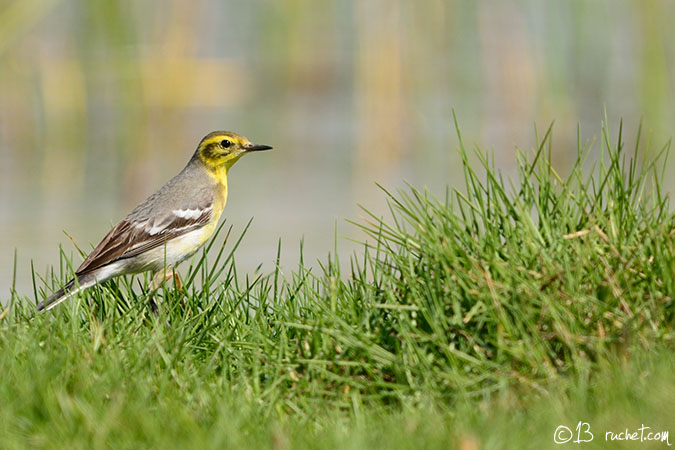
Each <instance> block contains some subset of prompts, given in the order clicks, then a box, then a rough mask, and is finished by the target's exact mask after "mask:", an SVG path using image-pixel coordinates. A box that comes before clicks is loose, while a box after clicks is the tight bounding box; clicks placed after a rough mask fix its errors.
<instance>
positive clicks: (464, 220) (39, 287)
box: [0, 129, 675, 449]
mask: <svg viewBox="0 0 675 450" xmlns="http://www.w3.org/2000/svg"><path fill="white" fill-rule="evenodd" d="M550 133H551V130H550V129H549V130H548V131H547V133H546V134H545V135H544V136H543V138H542V139H541V142H540V144H539V146H538V148H537V149H536V151H535V152H534V154H533V155H531V156H530V157H529V158H527V157H526V156H524V155H521V156H520V157H519V178H518V179H517V180H514V181H513V182H511V181H507V180H504V179H503V177H502V175H501V174H500V173H499V171H497V170H496V169H495V168H494V167H493V165H492V163H491V162H490V159H489V158H488V157H487V156H485V155H484V154H483V153H481V152H480V151H477V152H475V156H472V158H477V161H478V162H479V167H480V170H478V169H476V168H475V167H474V165H473V164H472V163H470V162H469V157H470V155H469V154H468V152H467V150H466V149H465V147H464V144H463V143H461V138H460V154H461V156H462V160H463V162H464V174H465V186H464V187H463V188H461V189H459V190H454V189H452V190H451V189H449V190H448V191H447V193H446V195H445V197H444V198H443V199H437V198H434V197H433V196H432V195H431V194H429V193H428V192H424V191H420V190H417V189H414V188H412V187H411V188H410V189H409V190H407V191H403V192H398V193H396V194H390V193H386V191H385V195H386V197H387V199H388V203H389V206H390V210H391V217H388V218H385V219H381V218H379V217H376V216H373V215H370V216H369V217H370V220H369V221H366V222H359V223H357V226H359V227H361V228H363V230H364V232H365V236H367V243H364V244H363V251H362V252H360V253H359V254H357V255H355V256H354V257H353V258H352V259H351V260H350V261H349V262H345V263H344V264H340V262H339V261H337V259H336V258H335V257H332V256H329V257H327V258H326V259H325V260H324V261H323V262H322V263H321V265H320V269H319V270H310V269H308V268H306V267H305V265H304V263H303V262H302V261H300V263H299V266H298V268H297V269H296V270H294V271H293V272H291V273H285V272H282V271H281V270H280V269H278V268H277V270H275V271H274V272H273V273H271V274H264V275H258V274H255V275H246V274H240V273H237V270H236V265H235V262H234V260H235V258H234V255H235V250H236V248H237V246H238V245H239V244H240V243H242V237H243V233H242V235H241V237H240V238H239V239H236V240H235V239H234V236H229V233H227V234H228V238H227V239H224V236H223V234H224V233H221V235H220V237H219V238H217V239H215V240H214V241H212V242H211V245H221V244H222V247H221V251H220V252H219V253H218V255H217V257H216V258H215V260H211V261H207V258H206V256H205V255H206V252H205V253H204V255H203V256H202V257H201V258H199V259H198V260H196V261H194V262H193V264H192V266H191V267H190V268H189V270H188V272H187V275H186V276H185V277H184V280H183V287H182V288H180V289H178V288H176V287H175V286H174V285H170V286H165V287H164V288H163V289H162V290H161V291H159V292H157V293H156V295H157V296H158V297H159V298H161V299H163V302H162V304H161V307H160V310H159V313H158V314H153V313H151V312H150V310H149V308H148V307H147V303H148V300H149V296H150V295H152V293H151V292H149V291H148V289H147V280H146V281H145V282H139V281H140V280H142V277H137V278H131V277H128V278H124V279H120V280H118V281H117V282H109V283H107V284H106V285H104V286H103V287H100V288H96V289H94V290H91V291H89V292H88V293H86V294H84V295H80V296H79V297H77V298H75V299H74V300H73V301H71V302H69V303H66V304H64V305H62V306H60V307H59V308H57V309H56V310H54V311H53V312H49V313H47V314H38V313H36V312H35V310H34V306H33V303H34V302H35V301H36V300H37V299H39V298H42V297H43V296H44V295H45V293H47V292H48V291H49V290H50V289H52V288H53V287H54V286H55V285H56V284H60V283H63V282H64V281H66V279H67V278H68V277H69V275H70V274H71V273H72V265H73V262H72V261H70V260H68V258H66V257H65V256H63V255H64V253H63V252H62V261H61V266H60V268H59V270H58V272H59V274H58V276H53V274H50V276H48V277H46V278H45V280H43V281H40V280H36V283H35V293H34V294H33V297H35V298H34V299H29V298H28V297H26V296H19V295H18V294H14V295H13V297H12V299H11V303H10V305H9V307H7V308H6V309H4V310H3V311H2V313H1V314H2V319H1V321H0V376H1V379H0V399H1V400H2V407H1V408H0V442H1V443H2V444H0V446H2V447H3V448H25V447H26V446H35V447H42V448H62V447H68V448H143V447H153V448H176V447H178V448H185V447H189V448H227V447H231V448H242V447H244V448H261V447H263V448H265V447H271V448H275V449H284V448H304V447H308V448H415V449H418V448H454V447H458V448H463V449H469V448H477V447H481V448H546V447H555V445H554V443H553V433H554V430H555V429H556V427H557V426H558V425H566V426H568V427H570V428H571V429H574V427H576V424H577V422H579V421H585V422H589V423H590V424H591V426H592V430H593V432H594V434H595V436H596V439H595V441H594V442H593V443H592V444H585V446H586V447H588V448H593V447H594V446H595V447H601V446H603V445H606V446H608V447H612V448H614V447H615V445H616V443H606V442H605V441H604V432H605V431H611V430H616V431H620V430H622V429H624V428H626V427H627V428H630V429H637V428H639V427H640V425H641V424H643V423H644V424H645V425H648V426H650V427H652V428H653V429H654V430H659V431H662V430H663V431H668V427H669V426H670V427H671V430H669V431H670V432H671V433H672V434H673V437H671V438H670V440H671V442H675V429H674V428H672V424H673V423H675V422H674V419H675V408H673V407H672V405H673V404H675V388H674V387H673V384H672V373H673V372H674V371H675V358H673V356H672V355H673V337H674V332H673V319H674V311H675V308H674V306H673V293H674V292H675V275H674V274H675V254H674V253H675V249H674V244H673V237H674V235H675V215H674V214H673V212H672V209H671V207H670V204H669V198H668V195H667V194H666V193H664V192H662V191H661V188H660V186H661V181H662V179H663V177H664V174H663V173H662V172H659V168H662V167H665V164H664V161H663V160H664V158H665V157H666V156H667V146H666V147H664V149H663V150H662V151H660V152H653V151H651V150H650V149H644V148H642V147H643V145H642V143H641V141H640V138H639V137H638V142H637V143H636V144H635V146H634V148H631V150H630V151H628V150H627V149H626V148H624V143H623V142H622V141H621V137H620V136H621V130H619V133H618V135H619V138H618V142H616V143H613V144H612V143H610V140H609V133H608V132H604V131H603V135H602V138H601V139H600V142H601V143H602V145H598V146H597V147H595V148H594V147H592V146H588V147H587V148H586V147H582V146H581V145H580V146H579V147H580V148H579V152H578V159H577V161H576V162H575V164H574V166H573V167H572V168H571V169H570V170H569V174H568V175H565V176H562V175H559V174H557V173H556V172H555V171H554V170H553V168H552V167H551V164H550V153H551V139H550ZM638 135H639V133H638ZM651 153H655V156H654V157H653V158H652V159H651V160H649V161H645V160H644V158H643V156H644V155H645V154H651ZM586 160H593V161H594V163H590V162H588V161H586ZM234 241H236V242H234ZM241 245H246V244H245V239H244V240H243V243H242V244H241ZM336 245H337V244H336ZM280 248H281V247H280ZM279 251H280V250H279ZM345 268H349V269H348V270H345ZM576 445H577V444H568V446H576ZM625 445H626V447H625V448H634V447H631V445H635V443H628V444H625ZM639 445H641V446H644V447H647V448H649V444H648V443H642V444H639ZM652 445H653V448H661V447H659V446H665V444H652ZM640 448H642V447H640Z"/></svg>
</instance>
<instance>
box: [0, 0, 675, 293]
mask: <svg viewBox="0 0 675 450" xmlns="http://www.w3.org/2000/svg"><path fill="white" fill-rule="evenodd" d="M674 24H675V3H673V2H669V1H667V0H649V1H638V0H635V1H630V0H612V1H610V0H605V1H597V2H587V1H583V0H573V1H570V2H564V3H561V2H555V1H545V2H539V1H535V0H529V1H526V0H522V1H517V0H513V1H505V2H469V1H458V0H457V1H455V0H433V1H428V2H424V3H422V4H419V3H411V2H406V1H403V0H395V1H384V0H373V1H368V2H363V1H359V0H352V1H351V2H344V1H338V0H328V1H324V2H314V1H311V0H278V1H272V0H267V1H265V0H261V1H256V2H237V1H227V2H218V1H215V0H195V1H192V2H184V1H178V0H172V1H161V2H160V1H148V2H134V1H130V0H127V1H112V0H105V1H101V2H87V1H85V0H76V1H69V2H65V1H58V0H24V1H20V0H3V1H0V100H1V102H0V208H1V210H2V211H3V213H2V215H1V216H0V226H2V228H3V230H4V231H3V232H2V233H0V258H2V259H0V262H1V263H2V264H0V266H3V268H2V269H0V292H5V291H6V289H5V288H6V286H8V285H9V283H10V280H11V264H10V262H11V260H12V257H13V251H12V249H13V248H19V261H20V264H22V266H21V267H24V266H25V265H26V264H27V261H28V260H29V259H34V260H35V261H36V267H37V268H38V269H42V268H45V267H47V266H48V265H49V264H51V263H53V262H54V261H55V259H56V256H57V253H56V251H55V249H56V244H57V243H58V242H62V241H64V238H63V235H61V234H60V231H61V230H62V229H66V230H69V231H70V232H71V233H72V234H73V235H74V236H76V238H78V240H81V244H84V245H85V246H86V243H87V242H91V241H96V240H97V239H98V238H99V237H100V236H101V235H102V234H103V233H104V232H105V230H106V227H107V225H108V224H109V223H110V222H111V221H115V220H117V219H119V218H120V217H121V216H122V215H123V214H125V213H126V212H127V211H128V209H129V208H130V207H133V206H134V205H135V203H136V202H138V201H139V200H141V199H142V198H144V196H145V195H147V194H149V193H150V192H152V191H153V190H154V189H155V188H157V187H158V186H159V185H160V184H161V183H162V182H163V181H164V180H166V179H167V178H168V177H169V176H171V175H172V174H174V173H175V172H176V171H177V170H179V169H180V168H181V167H182V165H183V164H184V162H185V161H186V160H187V157H188V156H189V154H190V153H191V151H192V149H193V147H194V145H195V143H196V140H197V139H198V138H199V137H200V136H201V135H203V134H204V133H205V132H208V131H210V130H213V129H222V128H227V129H232V130H237V131H241V132H242V133H244V134H246V135H247V136H249V137H251V138H252V139H256V140H257V141H260V142H265V143H269V144H272V145H274V147H275V149H276V150H277V151H276V152H275V154H274V155H271V154H270V155H269V157H266V158H257V159H256V160H255V161H248V162H247V163H246V164H244V165H242V167H238V168H237V173H236V174H233V180H232V183H233V185H232V193H233V197H232V198H231V201H230V205H229V207H228V208H229V211H228V212H229V214H230V217H233V218H238V220H240V222H241V223H242V224H243V223H245V222H246V220H247V219H248V218H249V217H250V216H252V215H254V216H255V217H256V221H255V222H254V226H253V228H252V229H251V230H250V232H249V239H250V240H251V241H252V242H251V245H250V246H249V247H247V246H245V245H244V246H242V249H241V252H240V254H241V255H240V256H241V258H242V259H243V263H244V264H243V267H255V266H256V265H257V264H258V263H260V262H263V261H268V262H269V261H271V260H273V255H274V249H275V248H276V246H275V242H276V240H277V239H278V238H279V237H281V238H282V239H283V240H284V242H286V245H289V244H290V246H291V247H294V246H295V243H296V242H298V240H299V239H300V237H301V235H302V234H303V233H304V235H305V237H306V243H305V251H306V253H307V254H308V255H309V256H310V257H311V258H313V257H315V256H319V255H323V254H324V252H325V251H327V250H328V248H329V247H330V244H329V242H331V237H332V235H333V224H334V221H335V220H336V219H341V218H342V217H352V218H353V217H356V216H357V214H358V213H357V210H356V207H355V205H356V203H358V202H362V203H365V204H366V205H367V206H369V207H370V208H371V209H373V210H375V211H384V207H383V206H380V207H378V206H377V205H378V204H379V205H381V203H382V201H381V200H382V197H381V194H380V193H379V192H378V191H377V189H376V187H375V185H374V182H381V183H384V184H385V185H388V186H390V187H396V186H400V185H401V183H402V180H403V179H406V180H408V181H410V182H412V183H413V184H415V185H418V186H423V185H426V186H429V187H430V188H431V189H432V190H435V191H437V192H439V191H441V190H442V189H443V187H444V186H445V185H446V184H451V185H452V184H453V180H454V179H455V176H456V175H457V173H456V170H457V168H458V166H459V165H458V164H457V162H458V158H457V156H456V155H455V153H454V152H453V149H454V147H455V146H456V138H455V137H454V135H453V132H452V128H451V126H450V122H451V108H453V107H454V108H455V109H456V111H457V113H458V116H459V119H460V122H461V124H462V126H463V129H464V133H465V136H467V137H474V138H475V141H476V142H477V143H478V144H480V145H482V146H484V147H486V148H491V147H492V148H494V149H495V150H494V151H495V158H496V159H497V161H498V163H499V165H500V166H501V167H502V168H504V169H505V170H506V171H507V172H508V171H509V169H513V168H514V166H515V157H514V154H515V145H520V146H521V147H525V148H528V147H529V146H531V145H532V143H533V142H534V133H533V131H532V130H533V126H532V124H533V123H534V122H535V121H536V122H537V123H538V124H540V125H541V126H542V127H543V126H545V125H547V124H548V123H549V122H551V121H553V120H555V121H556V127H555V139H556V141H557V143H558V144H559V145H556V146H554V148H556V149H557V150H556V152H557V153H556V154H554V155H553V159H554V161H556V162H557V163H558V164H559V165H560V168H561V170H563V171H564V169H565V168H566V167H568V165H569V164H570V162H571V161H570V159H571V158H572V155H574V152H575V151H576V142H575V140H576V137H575V136H576V131H575V130H576V127H577V124H578V123H581V124H582V136H581V138H582V139H592V138H593V136H594V133H595V130H597V129H599V123H600V121H601V120H602V119H603V118H604V110H605V109H606V110H607V113H608V116H609V119H610V122H612V121H618V119H619V118H621V117H622V118H624V120H625V122H626V123H627V124H631V125H636V126H635V127H630V128H631V129H634V128H637V123H638V121H640V119H642V118H643V119H644V121H645V124H646V125H647V128H648V129H649V130H651V132H652V137H651V138H652V139H653V140H654V141H655V142H657V143H662V142H663V141H664V140H665V139H667V138H669V137H670V135H671V133H672V124H673V123H674V119H675V96H674V94H673V92H674V91H673V89H674V87H675V73H674V70H673V67H674V64H673V62H674V61H675V43H674V42H675V41H673V40H672V39H670V36H669V29H671V28H672V26H673V25H674ZM626 139H627V141H631V140H632V136H630V135H628V136H626ZM565 149H568V150H569V154H568V153H566V151H565ZM670 169H672V166H671V168H670ZM673 179H675V177H673ZM674 186H675V181H673V182H671V185H670V186H669V188H671V189H672V188H673V187H674ZM237 196H239V197H240V199H239V200H238V199H237ZM241 197H245V198H246V200H245V201H244V200H243V199H241ZM340 232H341V233H344V230H342V227H341V228H340ZM347 233H350V231H347ZM247 248H248V250H247ZM294 252H295V253H294ZM287 255H288V256H289V257H290V258H293V257H294V256H295V255H297V251H295V250H292V249H291V251H290V252H287ZM247 262H250V264H249V265H248V266H247ZM21 267H20V270H19V278H20V279H19V285H24V286H25V285H26V283H27V273H28V271H27V270H24V269H22V268H21Z"/></svg>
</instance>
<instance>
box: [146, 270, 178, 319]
mask: <svg viewBox="0 0 675 450" xmlns="http://www.w3.org/2000/svg"><path fill="white" fill-rule="evenodd" d="M167 269H168V268H164V269H161V270H158V271H157V272H155V274H154V275H153V276H152V281H151V282H150V291H151V292H153V295H152V297H150V301H149V302H148V303H149V306H150V309H151V310H152V312H154V313H155V314H157V311H158V307H157V302H156V301H155V293H156V291H157V289H159V288H160V287H161V286H162V284H163V283H164V282H166V281H167V280H169V279H171V277H173V276H175V274H174V271H173V270H172V269H168V270H167Z"/></svg>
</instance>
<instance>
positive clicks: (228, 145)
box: [220, 139, 232, 148]
mask: <svg viewBox="0 0 675 450" xmlns="http://www.w3.org/2000/svg"><path fill="white" fill-rule="evenodd" d="M220 145H221V146H222V147H223V148H230V146H231V145H232V142H230V141H228V140H227V139H225V140H224V141H220Z"/></svg>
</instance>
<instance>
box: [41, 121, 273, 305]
mask: <svg viewBox="0 0 675 450" xmlns="http://www.w3.org/2000/svg"><path fill="white" fill-rule="evenodd" d="M271 148H272V147H270V146H269V145H258V144H253V143H251V142H250V141H249V140H248V139H246V138H245V137H244V136H240V135H238V134H236V133H232V132H229V131H214V132H212V133H209V134H207V135H206V136H205V137H204V138H203V139H202V140H201V142H200V143H199V145H198V146H197V150H196V151H195V153H194V155H193V156H192V158H191V159H190V161H189V162H188V163H187V166H185V168H184V169H183V170H182V171H181V172H180V173H179V174H178V175H176V176H175V177H173V178H172V179H171V180H169V181H168V182H167V183H166V184H165V185H164V186H162V188H161V189H159V190H158V191H157V192H155V193H154V194H152V195H151V196H150V197H148V198H147V199H146V200H145V201H144V202H143V203H141V204H140V205H138V206H137V207H136V208H134V210H133V211H131V213H130V214H129V215H128V216H127V217H126V218H124V220H122V221H121V222H120V223H118V224H117V225H115V226H114V227H113V229H112V230H110V232H109V233H108V234H107V235H106V236H105V237H104V238H103V239H102V240H101V242H100V243H99V244H98V245H97V246H96V248H94V250H93V251H92V252H91V253H90V254H89V256H87V258H86V259H85V260H84V262H83V263H82V264H81V265H80V267H78V269H77V270H76V271H75V278H73V279H72V280H70V281H69V282H68V283H67V284H66V285H65V286H64V287H63V288H62V289H59V290H58V291H56V292H54V293H53V294H52V295H50V296H49V297H48V298H47V299H46V300H45V301H43V302H42V303H40V304H39V305H38V306H37V309H38V311H43V310H49V309H51V308H53V307H55V306H56V305H58V304H59V303H61V302H63V301H64V300H66V299H68V298H69V297H71V296H72V295H75V294H76V293H78V292H80V291H82V290H84V289H87V288H90V287H92V286H93V285H95V284H97V283H103V282H104V281H106V280H109V279H110V278H113V277H116V276H118V275H125V274H132V273H139V272H145V271H153V272H154V273H155V276H154V279H153V282H156V281H158V280H161V279H162V278H163V277H164V279H169V278H170V277H171V276H172V275H173V271H172V268H174V267H175V266H177V265H178V264H179V263H180V262H182V261H183V260H185V259H186V258H189V257H190V256H192V255H193V254H194V253H195V252H196V251H197V250H198V249H199V248H200V247H201V246H202V245H204V243H206V241H207V240H208V239H209V238H210V237H211V235H212V234H213V232H214V231H215V229H216V225H217V224H218V220H219V219H220V215H221V214H222V212H223V208H224V207H225V203H226V201H227V172H228V170H229V169H230V167H232V165H234V163H236V162H237V161H238V160H239V158H241V157H242V156H243V155H244V154H245V153H249V152H255V151H261V150H269V149H271ZM169 269H171V270H170V271H167V270H169Z"/></svg>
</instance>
